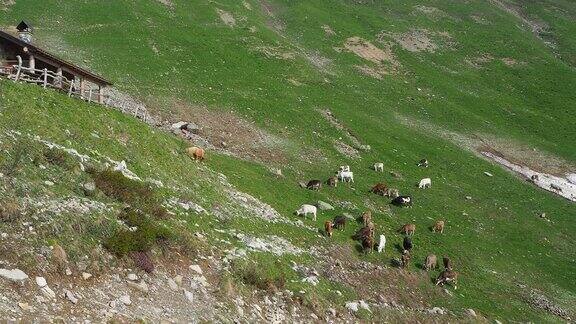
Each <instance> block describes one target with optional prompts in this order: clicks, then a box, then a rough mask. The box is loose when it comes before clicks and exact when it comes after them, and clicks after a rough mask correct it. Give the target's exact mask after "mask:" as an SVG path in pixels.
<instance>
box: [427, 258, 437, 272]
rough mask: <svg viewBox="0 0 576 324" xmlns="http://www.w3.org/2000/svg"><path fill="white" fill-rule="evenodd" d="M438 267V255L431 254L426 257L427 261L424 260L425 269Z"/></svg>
mask: <svg viewBox="0 0 576 324" xmlns="http://www.w3.org/2000/svg"><path fill="white" fill-rule="evenodd" d="M437 267H438V262H437V258H436V255H434V254H429V255H428V256H427V257H426V262H424V269H425V270H426V271H430V270H432V269H436V268H437Z"/></svg>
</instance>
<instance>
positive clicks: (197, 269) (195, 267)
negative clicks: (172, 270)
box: [189, 264, 202, 274]
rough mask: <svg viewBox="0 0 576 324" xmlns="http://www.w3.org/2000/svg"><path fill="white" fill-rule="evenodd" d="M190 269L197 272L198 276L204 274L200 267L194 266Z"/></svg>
mask: <svg viewBox="0 0 576 324" xmlns="http://www.w3.org/2000/svg"><path fill="white" fill-rule="evenodd" d="M189 268H190V270H192V271H194V272H196V273H197V274H202V268H200V266H199V265H197V264H193V265H191V266H190V267H189Z"/></svg>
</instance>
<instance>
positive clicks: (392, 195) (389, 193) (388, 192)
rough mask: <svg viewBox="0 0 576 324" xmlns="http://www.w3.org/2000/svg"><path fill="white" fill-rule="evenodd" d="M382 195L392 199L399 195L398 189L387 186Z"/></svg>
mask: <svg viewBox="0 0 576 324" xmlns="http://www.w3.org/2000/svg"><path fill="white" fill-rule="evenodd" d="M384 196H386V197H390V198H392V199H394V198H397V197H398V196H400V192H399V191H398V189H394V188H388V189H386V193H385V194H384Z"/></svg>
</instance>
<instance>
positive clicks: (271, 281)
mask: <svg viewBox="0 0 576 324" xmlns="http://www.w3.org/2000/svg"><path fill="white" fill-rule="evenodd" d="M232 270H233V273H234V275H235V276H236V277H237V278H239V279H240V280H241V281H242V282H244V283H245V284H247V285H250V286H254V287H256V288H258V289H262V290H267V291H270V292H275V291H278V290H282V289H284V286H285V285H286V277H285V275H284V273H279V274H277V275H270V274H268V273H266V272H265V271H264V270H263V269H262V267H259V266H257V265H256V264H255V263H248V262H246V261H243V260H236V261H235V262H234V263H232Z"/></svg>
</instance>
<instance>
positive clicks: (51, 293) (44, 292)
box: [40, 286, 56, 299]
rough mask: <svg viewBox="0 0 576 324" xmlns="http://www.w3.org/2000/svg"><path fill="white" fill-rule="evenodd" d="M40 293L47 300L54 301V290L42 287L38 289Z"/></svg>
mask: <svg viewBox="0 0 576 324" xmlns="http://www.w3.org/2000/svg"><path fill="white" fill-rule="evenodd" d="M40 292H41V293H42V295H44V297H46V298H47V299H54V298H56V293H55V292H54V290H52V289H51V288H50V287H48V286H44V287H42V288H41V289H40Z"/></svg>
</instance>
